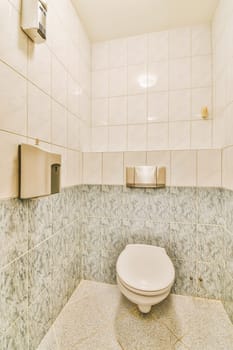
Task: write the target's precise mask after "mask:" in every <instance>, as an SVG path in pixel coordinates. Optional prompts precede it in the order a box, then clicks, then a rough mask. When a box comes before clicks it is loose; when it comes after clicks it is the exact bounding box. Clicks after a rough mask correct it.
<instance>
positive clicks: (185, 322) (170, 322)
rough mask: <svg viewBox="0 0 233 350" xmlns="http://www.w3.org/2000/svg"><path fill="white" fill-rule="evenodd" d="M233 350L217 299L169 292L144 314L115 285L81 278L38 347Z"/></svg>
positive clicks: (229, 326)
mask: <svg viewBox="0 0 233 350" xmlns="http://www.w3.org/2000/svg"><path fill="white" fill-rule="evenodd" d="M122 349H124V350H147V349H151V350H170V349H173V350H187V349H189V350H233V326H232V324H231V322H230V321H229V319H228V317H227V315H226V313H225V311H224V308H223V306H222V304H221V302H218V301H213V300H207V299H200V298H192V297H185V296H178V295H170V296H169V297H168V298H167V299H166V300H165V301H164V302H162V303H161V304H159V305H156V306H154V307H153V309H152V311H151V313H150V314H148V315H142V314H140V313H139V311H138V310H137V307H136V306H135V305H133V304H131V303H130V302H128V301H127V300H126V299H125V298H124V297H123V296H121V295H120V293H119V291H118V289H117V286H114V285H109V284H103V283H97V282H91V281H82V282H81V284H80V285H79V287H78V288H77V289H76V291H75V292H74V294H73V295H72V297H71V299H70V300H69V302H68V304H67V305H66V306H65V307H64V309H63V310H62V312H61V313H60V315H59V317H58V318H57V320H56V321H55V323H54V325H53V326H52V328H51V329H50V330H49V332H48V333H47V335H46V336H45V338H44V339H43V341H42V343H41V344H40V346H39V348H38V350H122Z"/></svg>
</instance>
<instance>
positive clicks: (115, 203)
mask: <svg viewBox="0 0 233 350" xmlns="http://www.w3.org/2000/svg"><path fill="white" fill-rule="evenodd" d="M124 197H125V193H124V192H123V187H122V186H108V185H103V186H102V200H103V212H102V214H101V215H102V216H103V217H114V218H118V219H120V218H122V217H123V216H124V208H123V203H124Z"/></svg>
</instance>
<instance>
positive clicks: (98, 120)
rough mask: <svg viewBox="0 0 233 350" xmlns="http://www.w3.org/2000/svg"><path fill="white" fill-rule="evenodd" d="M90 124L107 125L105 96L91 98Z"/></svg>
mask: <svg viewBox="0 0 233 350" xmlns="http://www.w3.org/2000/svg"><path fill="white" fill-rule="evenodd" d="M92 125H94V126H100V125H108V99H107V98H97V99H94V100H92Z"/></svg>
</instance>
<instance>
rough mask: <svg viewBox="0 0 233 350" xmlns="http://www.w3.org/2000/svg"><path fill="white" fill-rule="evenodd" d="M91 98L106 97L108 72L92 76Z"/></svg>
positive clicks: (95, 73)
mask: <svg viewBox="0 0 233 350" xmlns="http://www.w3.org/2000/svg"><path fill="white" fill-rule="evenodd" d="M92 97H93V98H98V97H108V71H105V70H103V71H96V72H93V74H92Z"/></svg>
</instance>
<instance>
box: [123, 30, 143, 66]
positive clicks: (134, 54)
mask: <svg viewBox="0 0 233 350" xmlns="http://www.w3.org/2000/svg"><path fill="white" fill-rule="evenodd" d="M127 45H128V58H127V61H128V64H141V63H146V59H147V35H139V36H134V37H130V38H128V40H127Z"/></svg>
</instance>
